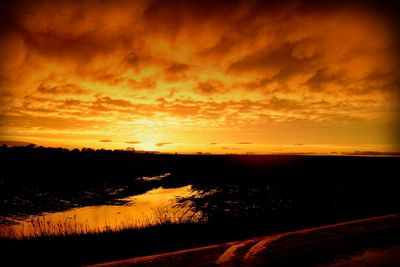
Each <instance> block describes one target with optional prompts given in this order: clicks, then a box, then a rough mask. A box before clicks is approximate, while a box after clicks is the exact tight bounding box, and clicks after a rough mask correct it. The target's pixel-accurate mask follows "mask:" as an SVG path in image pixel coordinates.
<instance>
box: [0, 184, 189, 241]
mask: <svg viewBox="0 0 400 267" xmlns="http://www.w3.org/2000/svg"><path fill="white" fill-rule="evenodd" d="M193 194H194V191H193V190H192V187H191V185H187V186H183V187H179V188H162V187H159V188H157V189H153V190H150V191H148V192H146V193H144V194H140V195H135V196H130V197H127V198H124V199H122V200H124V201H125V202H126V203H127V204H126V205H123V206H115V205H100V206H87V207H80V208H74V209H70V210H67V211H63V212H55V213H44V214H42V215H39V216H36V215H35V216H28V217H27V218H26V219H24V220H18V219H12V220H13V221H14V222H15V223H16V224H11V225H1V226H0V236H6V237H14V238H21V237H24V236H25V237H32V236H40V235H58V234H63V235H64V234H72V233H88V232H101V231H105V230H121V229H124V228H140V227H145V226H149V225H155V224H160V223H177V222H181V221H187V220H193V219H195V218H193V216H192V215H193V212H192V211H191V210H187V209H182V207H180V206H178V205H176V203H177V202H176V197H177V196H179V197H189V196H191V195H193Z"/></svg>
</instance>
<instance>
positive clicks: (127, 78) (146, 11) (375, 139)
mask: <svg viewBox="0 0 400 267" xmlns="http://www.w3.org/2000/svg"><path fill="white" fill-rule="evenodd" d="M279 3H280V1H276V2H275V1H273V2H268V4H267V2H265V1H227V2H226V3H225V2H222V1H102V2H100V1H57V2H55V1H19V2H17V3H16V4H9V5H8V4H1V7H2V8H1V19H0V20H1V26H0V139H1V140H12V141H19V142H28V143H34V144H37V145H44V146H62V147H68V148H73V147H78V148H81V147H92V148H109V149H125V148H128V147H133V148H135V149H136V150H151V151H162V152H179V153H195V152H210V153H288V152H316V153H331V152H337V153H340V152H350V151H356V150H358V151H383V152H390V151H397V150H398V148H399V146H398V144H399V142H398V141H399V140H397V137H398V136H397V132H396V130H397V129H398V125H399V123H398V115H399V114H398V113H399V112H398V110H399V107H398V91H399V76H398V73H399V66H398V60H397V49H398V40H397V39H396V38H397V32H396V29H395V28H394V25H393V24H394V23H393V22H391V21H390V20H388V19H387V18H386V17H385V14H384V12H382V11H380V10H375V9H374V8H373V7H371V6H368V5H365V6H363V5H362V4H359V5H355V4H351V5H350V4H335V5H333V4H332V5H326V6H321V5H318V4H310V3H307V4H306V3H305V2H302V1H285V3H284V4H283V2H282V3H280V4H279Z"/></svg>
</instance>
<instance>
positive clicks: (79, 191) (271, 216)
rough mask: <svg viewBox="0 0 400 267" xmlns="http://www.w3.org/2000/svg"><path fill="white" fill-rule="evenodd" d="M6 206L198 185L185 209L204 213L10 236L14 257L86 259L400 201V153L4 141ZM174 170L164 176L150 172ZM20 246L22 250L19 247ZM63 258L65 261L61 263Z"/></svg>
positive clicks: (8, 254) (0, 211)
mask: <svg viewBox="0 0 400 267" xmlns="http://www.w3.org/2000/svg"><path fill="white" fill-rule="evenodd" d="M0 164H1V171H2V173H1V183H0V201H1V202H0V216H1V222H2V223H3V224H5V223H9V222H8V221H9V218H13V216H17V217H19V218H23V217H24V216H26V215H32V214H40V213H42V212H53V211H60V210H65V209H69V208H72V207H77V206H87V205H99V204H114V205H123V204H124V203H121V202H120V199H121V198H123V197H126V196H131V195H135V194H139V193H143V192H145V191H147V190H150V189H152V188H157V187H160V186H162V187H164V188H174V187H180V186H184V185H192V189H193V190H194V191H195V192H196V194H195V195H193V196H191V197H185V198H180V199H179V201H178V203H179V205H181V208H182V209H190V210H192V211H193V212H194V213H197V214H200V215H201V216H200V219H197V220H193V221H190V220H189V221H185V222H182V223H180V224H178V223H170V222H168V221H164V222H161V223H160V224H159V225H154V226H150V227H147V228H143V229H125V230H123V231H119V232H110V231H105V232H102V233H92V234H85V235H82V234H75V235H66V236H48V235H43V236H40V237H36V238H31V239H22V240H15V239H10V238H2V239H0V246H1V247H2V248H4V249H3V251H2V255H4V256H3V257H2V258H3V261H4V262H7V261H12V262H13V265H23V264H28V263H29V264H34V263H40V264H41V265H53V266H55V265H57V266H60V265H66V266H70V265H80V264H88V263H96V262H102V261H109V260H118V259H123V258H129V257H133V256H140V255H150V254H155V253H162V252H168V251H175V250H179V249H186V248H191V247H198V246H203V245H209V244H217V243H221V242H227V241H234V240H242V239H246V238H251V237H257V236H262V235H270V234H274V233H281V232H286V231H293V230H296V229H303V228H309V227H316V226H320V225H326V224H331V223H336V222H341V221H348V220H354V219H359V218H366V217H371V216H378V215H384V214H390V213H398V212H399V211H400V208H399V205H398V203H400V201H399V200H400V194H399V191H398V187H397V178H396V177H397V175H396V174H397V173H398V172H399V166H400V158H399V157H351V156H296V155H267V156H258V155H249V156H244V155H243V156H240V155H162V154H135V153H132V152H127V151H106V150H98V151H93V150H84V151H78V150H74V151H69V150H66V149H47V148H40V147H39V148H35V147H32V146H30V147H14V148H8V147H4V146H3V147H1V152H0ZM163 173H170V175H169V176H166V177H165V178H163V179H160V180H151V181H147V180H143V179H140V177H143V176H155V175H160V174H163ZM15 255H19V256H15ZM55 263H56V264H55Z"/></svg>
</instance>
